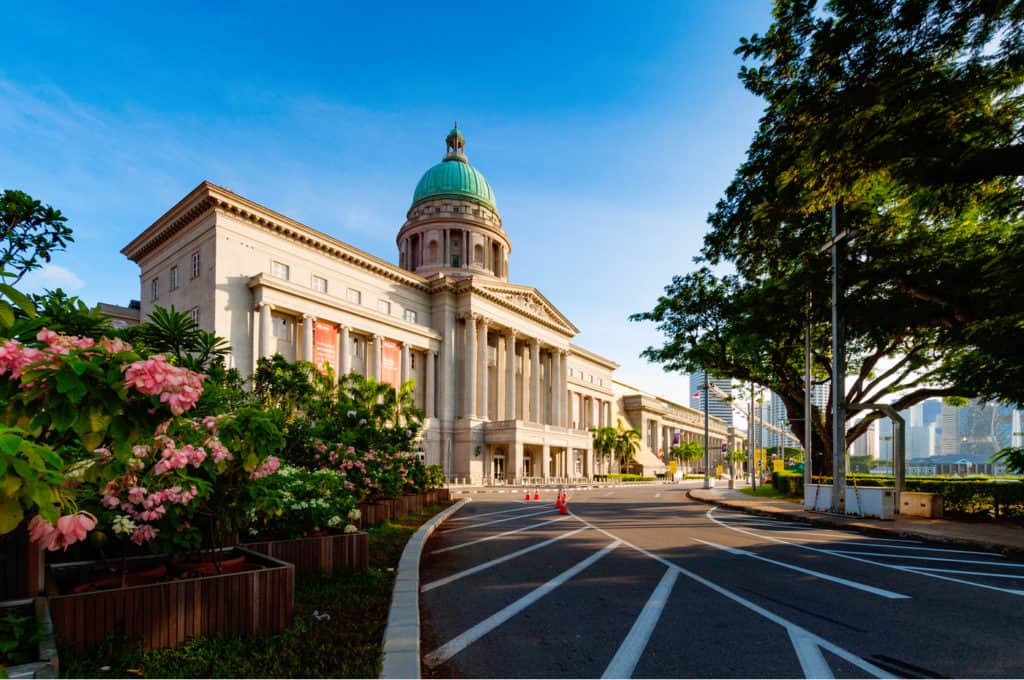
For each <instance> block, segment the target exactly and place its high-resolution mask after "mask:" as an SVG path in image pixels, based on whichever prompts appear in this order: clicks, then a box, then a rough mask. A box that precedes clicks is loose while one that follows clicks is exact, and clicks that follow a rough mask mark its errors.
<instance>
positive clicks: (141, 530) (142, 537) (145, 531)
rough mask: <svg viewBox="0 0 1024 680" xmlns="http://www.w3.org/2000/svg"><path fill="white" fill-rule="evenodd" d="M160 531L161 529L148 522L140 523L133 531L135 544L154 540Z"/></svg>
mask: <svg viewBox="0 0 1024 680" xmlns="http://www.w3.org/2000/svg"><path fill="white" fill-rule="evenodd" d="M158 533H160V530H159V529H154V528H153V527H151V526H150V525H148V524H140V525H139V526H137V527H135V531H133V532H132V539H131V540H132V543H134V544H135V545H142V544H143V543H145V542H146V541H152V540H153V539H154V538H156V535H157V534H158Z"/></svg>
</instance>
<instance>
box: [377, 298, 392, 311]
mask: <svg viewBox="0 0 1024 680" xmlns="http://www.w3.org/2000/svg"><path fill="white" fill-rule="evenodd" d="M377 311H378V312H380V313H381V314H390V313H391V303H390V302H388V301H387V300H378V301H377Z"/></svg>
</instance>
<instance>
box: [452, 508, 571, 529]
mask: <svg viewBox="0 0 1024 680" xmlns="http://www.w3.org/2000/svg"><path fill="white" fill-rule="evenodd" d="M554 510H555V509H554V508H545V509H544V510H539V511H537V512H527V513H525V514H522V515H516V516H515V517H506V518H505V519H492V520H491V521H489V522H481V523H480V524H470V525H469V526H465V527H463V526H459V527H455V528H453V529H442V530H441V531H439V532H438V533H441V534H451V533H454V532H456V531H462V530H463V529H476V528H479V527H486V526H490V525H492V524H501V523H502V522H511V521H513V520H517V519H520V518H522V517H533V516H534V515H543V514H545V513H551V512H554Z"/></svg>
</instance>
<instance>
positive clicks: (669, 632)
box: [420, 486, 1024, 678]
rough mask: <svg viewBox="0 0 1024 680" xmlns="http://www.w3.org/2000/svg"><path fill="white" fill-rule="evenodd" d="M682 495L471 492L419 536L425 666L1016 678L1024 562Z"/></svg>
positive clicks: (628, 673) (542, 671) (477, 670)
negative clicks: (536, 497) (561, 501)
mask: <svg viewBox="0 0 1024 680" xmlns="http://www.w3.org/2000/svg"><path fill="white" fill-rule="evenodd" d="M685 492H686V488H685V487H680V486H643V487H617V488H614V489H591V490H579V491H576V492H575V493H574V494H573V496H572V497H571V498H570V503H569V509H570V513H571V514H570V515H568V516H562V515H560V514H559V513H558V511H557V510H555V508H554V493H553V492H551V491H548V492H542V493H541V498H542V500H541V501H539V502H530V503H525V502H523V501H522V500H521V499H519V497H518V496H511V495H509V494H493V495H491V494H487V495H484V494H480V495H477V496H475V497H474V500H473V502H472V503H469V504H467V505H466V506H465V507H464V508H463V509H462V510H461V511H460V512H459V513H457V514H456V515H454V516H453V517H452V518H451V519H449V520H448V521H447V522H446V523H445V524H443V525H442V526H441V528H440V529H439V530H438V531H437V532H435V533H434V535H433V536H432V537H431V539H430V541H428V543H427V544H426V546H425V547H424V552H423V559H422V562H421V566H420V582H421V594H420V603H421V621H422V625H423V630H422V635H421V643H422V650H423V654H424V656H423V664H422V669H423V675H424V677H483V678H498V677H545V678H557V677H637V678H642V677H652V678H653V677H672V678H678V677H715V678H728V677H751V678H756V677H772V678H778V677H837V678H847V677H910V678H913V677H923V678H930V677H1022V676H1024V646H1022V645H1021V644H1020V640H1021V638H1022V635H1024V563H1022V562H1019V561H1014V560H1011V559H1007V558H1004V557H1003V556H1002V555H999V554H996V553H985V552H981V551H969V550H963V549H950V548H947V547H943V546H941V545H933V544H926V543H922V542H920V541H913V540H909V539H908V540H893V539H882V538H875V537H872V536H866V535H862V534H858V533H854V532H849V531H838V530H827V529H821V528H818V527H811V526H809V525H803V524H791V523H786V522H782V521H778V520H774V519H769V518H763V517H755V516H752V515H746V514H742V513H737V512H733V511H727V510H724V509H721V508H718V509H712V508H711V506H708V505H705V504H702V503H697V502H694V501H691V500H689V499H688V498H686V495H685Z"/></svg>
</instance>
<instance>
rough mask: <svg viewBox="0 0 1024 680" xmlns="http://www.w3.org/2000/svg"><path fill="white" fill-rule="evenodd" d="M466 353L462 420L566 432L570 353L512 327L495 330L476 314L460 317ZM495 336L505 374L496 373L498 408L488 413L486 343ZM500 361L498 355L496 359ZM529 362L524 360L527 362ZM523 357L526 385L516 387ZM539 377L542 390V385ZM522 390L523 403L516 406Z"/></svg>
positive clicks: (522, 373)
mask: <svg viewBox="0 0 1024 680" xmlns="http://www.w3.org/2000/svg"><path fill="white" fill-rule="evenodd" d="M462 318H463V320H464V321H465V323H466V327H465V351H464V352H463V358H462V360H463V366H462V369H463V372H462V376H463V380H464V381H465V382H464V385H463V401H462V414H461V415H462V416H463V417H465V418H482V419H489V420H526V421H530V422H535V423H543V424H548V425H554V426H557V427H569V425H570V423H569V399H568V395H569V393H568V361H567V357H568V350H566V349H564V348H561V347H556V346H551V345H542V344H541V341H540V339H539V338H521V337H520V334H519V332H518V331H516V330H515V329H513V328H499V327H498V326H496V325H493V322H492V320H491V319H489V318H487V317H485V316H482V315H480V314H477V313H473V312H470V313H467V314H464V315H463V317H462ZM492 333H493V334H495V335H496V336H497V338H496V339H497V345H498V350H499V352H500V351H501V349H502V346H504V355H505V356H504V361H498V362H496V363H497V364H498V367H499V368H501V364H502V363H503V364H504V370H499V371H497V372H496V376H497V379H498V385H497V390H496V394H497V395H498V399H497V401H498V408H497V411H498V412H496V413H491V412H490V403H489V402H490V398H489V397H490V385H489V384H488V380H489V375H488V374H489V372H488V370H487V367H488V351H487V348H488V339H489V338H490V337H491V334H492ZM499 356H500V355H499ZM527 356H528V357H529V361H526V357H527ZM520 357H522V359H523V361H522V370H521V371H519V372H518V373H519V375H521V376H522V379H523V380H524V383H523V385H522V387H521V390H520V389H519V387H518V385H517V380H518V379H519V377H518V376H517V371H516V368H517V365H518V364H519V363H520V361H519V360H520ZM542 375H543V377H544V380H543V383H544V384H543V389H542V385H541V382H542V381H541V378H542ZM520 391H521V393H522V400H521V403H520V397H519V394H520Z"/></svg>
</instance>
